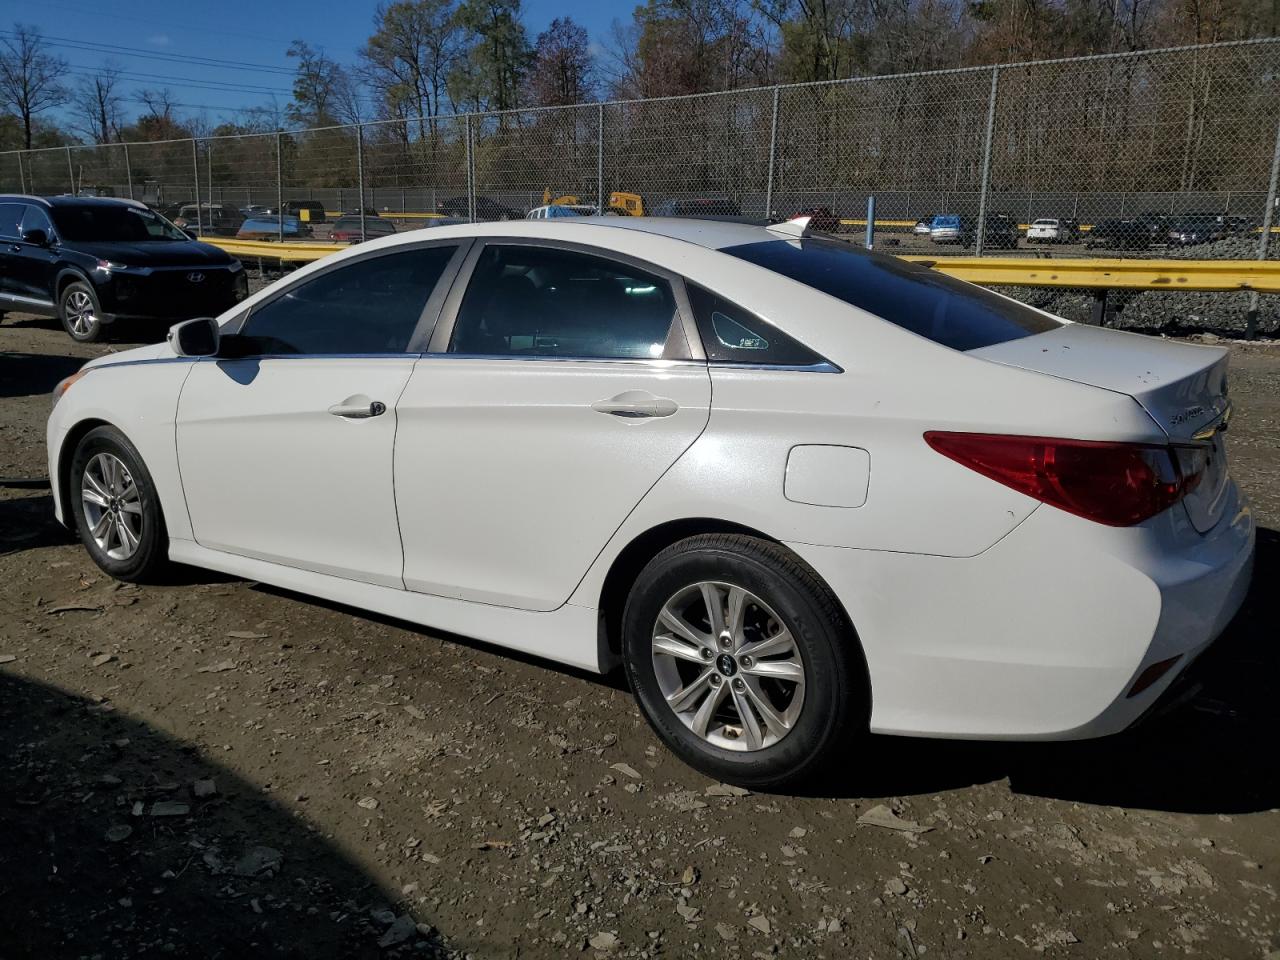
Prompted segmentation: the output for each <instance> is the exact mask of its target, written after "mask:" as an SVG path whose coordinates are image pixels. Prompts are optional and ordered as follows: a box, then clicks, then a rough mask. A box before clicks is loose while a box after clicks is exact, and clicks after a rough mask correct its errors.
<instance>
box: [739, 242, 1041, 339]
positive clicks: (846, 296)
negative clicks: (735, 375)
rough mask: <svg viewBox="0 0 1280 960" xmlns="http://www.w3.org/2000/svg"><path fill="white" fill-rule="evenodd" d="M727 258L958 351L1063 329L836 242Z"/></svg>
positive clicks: (931, 273) (784, 245)
mask: <svg viewBox="0 0 1280 960" xmlns="http://www.w3.org/2000/svg"><path fill="white" fill-rule="evenodd" d="M721 252H722V253H727V254H729V255H730V256H733V257H737V258H738V259H740V260H746V261H747V262H748V263H754V264H756V265H757V266H760V267H764V268H766V269H768V270H772V271H773V272H774V273H778V274H781V275H782V276H784V277H788V278H789V279H791V280H795V281H797V282H799V283H803V284H804V285H805V286H807V287H812V288H813V289H815V290H819V291H821V292H822V293H825V294H827V295H829V296H832V297H835V298H836V299H837V300H842V301H844V302H845V303H847V304H850V305H851V306H855V307H857V308H859V309H860V310H865V311H866V312H867V313H870V314H874V315H875V316H877V317H879V318H881V319H882V320H886V321H888V322H889V323H892V324H894V325H895V326H898V327H902V328H903V329H905V330H910V331H911V332H912V333H915V334H918V335H920V336H922V337H925V338H927V339H929V340H932V341H933V342H934V343H940V344H942V345H943V346H946V347H951V348H952V349H954V350H978V349H980V348H982V347H989V346H992V345H993V344H997V343H1004V342H1005V341H1008V340H1016V339H1018V338H1019V337H1029V336H1032V335H1034V334H1037V333H1045V332H1046V331H1049V330H1056V329H1057V328H1058V327H1060V326H1062V323H1061V322H1060V321H1057V320H1054V319H1053V318H1051V317H1048V316H1045V315H1044V314H1042V313H1039V312H1038V311H1035V310H1032V309H1031V308H1030V307H1026V306H1023V305H1022V304H1020V303H1016V302H1014V301H1011V300H1006V299H1005V298H1004V297H999V296H996V295H995V294H994V293H991V292H990V291H989V290H984V289H983V288H981V287H976V286H973V285H972V284H968V283H964V282H963V281H961V280H956V279H955V278H954V277H948V276H947V275H946V274H943V273H938V272H937V271H935V270H931V269H929V268H928V267H924V266H920V265H918V264H914V263H910V262H908V261H906V260H899V259H898V258H897V257H889V256H884V255H883V254H876V253H868V252H867V251H865V250H862V249H859V248H858V247H854V246H852V245H850V244H848V243H843V242H841V241H838V240H821V239H816V238H815V239H806V240H781V239H779V240H765V241H761V242H759V243H747V244H741V245H738V246H734V247H726V248H724V249H723V250H722V251H721Z"/></svg>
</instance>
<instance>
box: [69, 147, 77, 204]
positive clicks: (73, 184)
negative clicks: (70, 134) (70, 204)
mask: <svg viewBox="0 0 1280 960" xmlns="http://www.w3.org/2000/svg"><path fill="white" fill-rule="evenodd" d="M67 176H68V177H70V178H71V195H72V196H73V197H74V196H75V195H76V170H75V167H73V166H72V165H71V148H70V147H67Z"/></svg>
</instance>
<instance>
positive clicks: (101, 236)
mask: <svg viewBox="0 0 1280 960" xmlns="http://www.w3.org/2000/svg"><path fill="white" fill-rule="evenodd" d="M248 293H249V284H248V280H247V278H246V277H245V274H244V268H243V267H241V265H240V263H239V262H238V261H236V260H234V259H232V258H231V257H230V256H229V255H228V254H227V253H226V252H225V251H223V250H219V249H218V248H217V247H214V246H210V245H209V244H206V243H200V242H198V241H195V240H192V239H191V238H190V237H188V236H187V235H186V234H185V233H183V232H182V231H181V230H179V229H178V228H177V227H175V226H174V225H173V224H171V223H170V222H169V221H168V220H166V219H164V217H161V216H160V215H158V214H156V213H154V212H153V211H151V210H148V209H147V208H146V207H145V206H144V205H143V204H141V203H136V202H134V201H132V200H108V199H104V198H96V199H89V198H85V197H50V198H41V197H24V196H0V313H3V312H4V311H7V310H13V311H21V312H23V313H34V314H38V315H40V316H46V317H57V318H58V319H60V320H61V321H62V325H63V327H65V328H66V331H67V333H69V334H70V335H71V337H72V338H73V339H75V340H80V341H89V340H98V339H100V338H101V337H102V335H103V327H104V325H105V324H108V323H111V322H112V321H114V320H118V319H146V320H157V321H159V320H163V321H165V322H166V323H176V322H178V321H179V320H188V319H190V318H191V317H211V316H216V315H217V314H219V313H222V311H224V310H226V309H227V308H229V307H231V306H234V305H235V304H236V303H238V302H239V301H241V300H243V299H244V298H245V297H246V296H247V295H248Z"/></svg>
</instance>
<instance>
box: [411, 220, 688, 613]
mask: <svg viewBox="0 0 1280 960" xmlns="http://www.w3.org/2000/svg"><path fill="white" fill-rule="evenodd" d="M469 260H470V263H469V265H468V266H467V267H464V275H468V274H469V279H468V282H467V283H466V284H465V286H464V284H463V283H462V282H461V281H460V282H459V283H457V284H455V289H454V292H453V293H451V294H450V298H449V303H448V304H447V305H446V308H445V313H444V316H443V317H442V320H441V323H440V326H439V327H438V328H437V330H436V334H435V336H434V337H433V338H432V342H431V349H430V351H429V352H428V353H426V354H424V355H423V357H422V358H421V359H420V360H419V361H418V363H417V365H416V366H415V368H414V371H413V376H412V377H411V378H410V380H409V383H408V386H407V387H406V388H405V391H404V394H403V396H402V397H401V398H400V403H399V406H398V408H397V415H398V419H399V425H400V426H399V431H398V432H397V434H396V452H395V486H396V505H397V509H398V511H399V515H400V532H401V536H402V538H403V541H404V550H405V563H404V581H405V586H406V587H407V588H408V589H409V590H415V591H420V592H423V593H431V594H436V595H439V596H447V597H456V598H462V599H467V600H475V601H481V602H485V603H491V604H497V605H501V606H510V607H518V608H523V609H530V610H551V609H554V608H556V607H558V606H560V605H561V604H563V603H564V602H565V601H566V600H567V599H568V597H569V596H570V595H571V594H572V592H573V590H574V588H575V587H576V586H577V584H578V582H579V581H580V580H581V578H582V577H583V575H584V574H585V573H586V571H587V569H588V568H589V567H590V565H591V563H592V561H593V560H594V559H595V557H596V555H597V554H598V553H599V552H600V550H601V549H602V548H603V547H604V545H605V543H606V542H607V541H608V539H609V537H610V536H611V535H612V534H613V533H614V532H615V531H616V530H617V529H618V527H619V526H620V525H621V524H622V522H623V520H624V519H625V518H626V516H627V514H628V513H630V511H631V510H632V509H633V508H634V507H635V506H636V504H637V503H638V502H639V501H640V500H641V498H643V497H644V495H645V493H646V492H647V491H648V490H649V488H650V487H652V486H653V484H654V483H656V482H657V481H658V479H659V478H660V477H661V476H662V474H663V473H664V472H665V471H666V470H667V469H668V468H669V467H670V466H671V465H672V464H673V463H675V461H676V460H677V459H678V458H679V457H680V455H681V454H682V453H684V451H685V450H687V449H688V448H689V446H690V445H691V444H692V443H693V441H694V440H695V439H697V437H698V435H699V434H700V433H701V432H702V430H703V428H704V427H705V426H706V423H707V418H708V415H709V410H710V403H711V381H710V377H709V375H708V372H707V367H706V363H705V362H704V361H703V360H702V354H701V345H700V344H698V343H697V336H696V332H694V333H693V334H692V335H690V333H689V331H690V330H692V329H693V328H692V327H691V326H689V323H688V309H687V306H686V302H685V300H684V295H683V291H682V289H681V286H680V284H679V281H678V280H677V279H676V278H674V277H672V276H670V275H668V274H666V273H665V272H664V271H661V270H659V269H657V268H654V267H652V266H651V265H644V264H637V263H635V262H632V261H628V260H626V259H625V258H621V257H618V256H616V255H614V254H611V253H608V252H605V251H602V250H593V249H590V248H582V247H578V246H576V245H572V244H553V243H549V242H540V243H533V242H530V241H527V240H503V241H496V240H495V241H488V242H485V243H481V244H477V247H476V249H474V250H473V251H472V253H471V255H470V257H469Z"/></svg>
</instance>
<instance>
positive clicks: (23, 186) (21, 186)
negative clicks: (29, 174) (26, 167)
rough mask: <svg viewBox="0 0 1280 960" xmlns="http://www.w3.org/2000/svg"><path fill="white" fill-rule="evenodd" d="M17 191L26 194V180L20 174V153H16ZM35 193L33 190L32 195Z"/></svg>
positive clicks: (21, 173)
mask: <svg viewBox="0 0 1280 960" xmlns="http://www.w3.org/2000/svg"><path fill="white" fill-rule="evenodd" d="M18 190H19V192H21V193H26V192H27V178H26V176H25V175H24V174H23V172H22V151H21V150H19V151H18ZM34 192H35V191H34V190H33V191H32V193H34Z"/></svg>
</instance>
